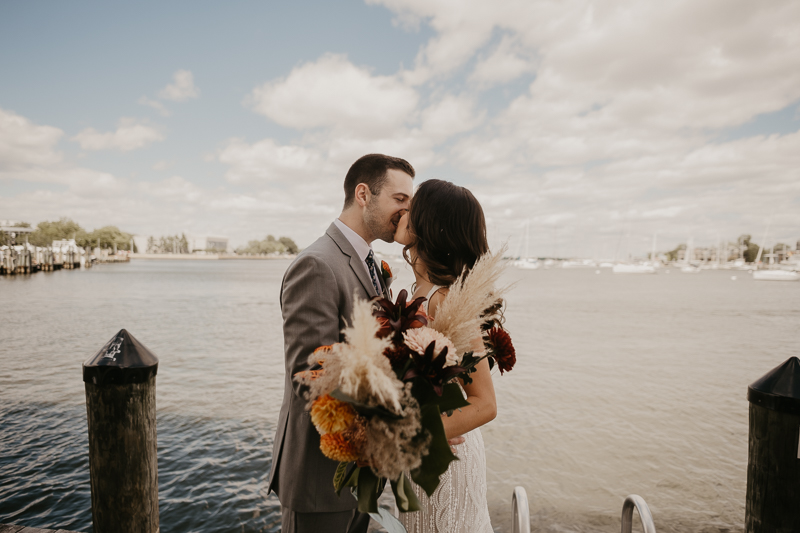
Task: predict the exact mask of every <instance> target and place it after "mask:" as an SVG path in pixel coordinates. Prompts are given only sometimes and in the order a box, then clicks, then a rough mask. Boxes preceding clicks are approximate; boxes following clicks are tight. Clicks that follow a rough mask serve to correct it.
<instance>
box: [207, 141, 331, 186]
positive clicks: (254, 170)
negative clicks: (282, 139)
mask: <svg viewBox="0 0 800 533" xmlns="http://www.w3.org/2000/svg"><path fill="white" fill-rule="evenodd" d="M219 160H220V161H221V162H222V163H225V164H226V165H229V166H230V169H229V170H228V171H227V172H226V174H225V178H226V179H227V180H228V181H231V182H233V183H242V182H278V181H285V180H291V179H297V178H304V177H305V178H315V177H317V178H318V177H319V176H320V172H321V170H322V166H323V165H322V161H323V160H322V157H321V154H320V153H319V152H316V151H314V150H309V149H307V148H303V147H301V146H291V145H290V146H280V145H278V144H277V143H276V142H275V141H274V140H272V139H264V140H262V141H259V142H257V143H254V144H247V143H246V142H244V141H243V140H241V139H231V140H229V141H228V142H227V144H226V145H225V147H224V148H223V149H222V150H221V151H220V153H219Z"/></svg>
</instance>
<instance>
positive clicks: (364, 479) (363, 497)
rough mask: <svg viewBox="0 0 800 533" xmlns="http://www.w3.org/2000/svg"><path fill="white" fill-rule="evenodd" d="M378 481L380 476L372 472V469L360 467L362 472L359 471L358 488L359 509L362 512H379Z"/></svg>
mask: <svg viewBox="0 0 800 533" xmlns="http://www.w3.org/2000/svg"><path fill="white" fill-rule="evenodd" d="M378 481H379V480H378V476H376V475H375V474H374V473H373V472H372V469H370V468H361V469H360V472H359V473H358V488H357V489H356V492H357V494H356V497H357V498H358V510H359V511H360V512H362V513H377V512H378V494H379V493H378Z"/></svg>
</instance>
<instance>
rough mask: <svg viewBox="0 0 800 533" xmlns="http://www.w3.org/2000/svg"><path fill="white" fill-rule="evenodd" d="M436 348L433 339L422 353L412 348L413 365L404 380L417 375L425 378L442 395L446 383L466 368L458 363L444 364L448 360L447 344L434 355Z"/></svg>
mask: <svg viewBox="0 0 800 533" xmlns="http://www.w3.org/2000/svg"><path fill="white" fill-rule="evenodd" d="M435 348H436V342H435V341H432V342H431V343H430V344H429V345H428V347H427V348H425V353H424V354H422V355H420V354H418V353H417V352H415V351H413V350H410V355H411V361H412V362H413V365H412V366H411V368H409V369H408V370H407V371H406V375H405V376H403V381H409V380H411V379H414V378H416V377H420V378H423V379H424V380H426V381H428V382H429V383H430V384H431V386H432V387H433V390H434V392H435V393H436V394H437V395H438V396H441V395H442V391H443V390H444V384H445V383H447V382H448V381H450V380H451V379H453V378H454V377H456V376H457V375H459V374H461V373H462V372H464V371H465V370H466V368H464V367H463V366H458V365H453V366H447V367H446V366H444V364H445V363H446V362H447V346H445V347H444V348H442V351H441V352H439V354H438V355H434V352H435Z"/></svg>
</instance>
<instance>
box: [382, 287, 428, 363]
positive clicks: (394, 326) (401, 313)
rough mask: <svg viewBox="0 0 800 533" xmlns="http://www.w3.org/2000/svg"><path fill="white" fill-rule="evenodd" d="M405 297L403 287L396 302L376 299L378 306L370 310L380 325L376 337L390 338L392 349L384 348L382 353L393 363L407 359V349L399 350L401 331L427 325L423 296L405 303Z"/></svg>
mask: <svg viewBox="0 0 800 533" xmlns="http://www.w3.org/2000/svg"><path fill="white" fill-rule="evenodd" d="M407 297H408V291H406V290H405V289H403V290H402V291H400V294H398V295H397V302H396V303H392V302H391V300H389V299H388V298H380V299H376V300H375V303H377V304H378V307H376V308H375V310H374V311H373V312H372V314H373V315H375V318H377V319H378V323H379V324H380V326H381V329H380V330H378V337H380V338H385V337H391V338H392V344H393V345H394V349H393V350H392V349H389V350H386V352H385V353H384V355H386V356H387V357H389V359H391V360H392V364H393V365H394V364H395V360H396V361H397V362H402V363H405V362H406V360H407V359H408V353H407V350H405V349H403V350H401V347H403V346H404V341H403V333H404V332H406V331H407V330H409V329H413V328H421V327H422V326H427V325H428V315H426V314H425V311H424V310H423V309H422V302H424V301H425V298H422V297H420V298H417V299H416V300H414V301H413V302H411V303H406V298H407ZM390 352H392V353H390ZM395 352H396V353H395Z"/></svg>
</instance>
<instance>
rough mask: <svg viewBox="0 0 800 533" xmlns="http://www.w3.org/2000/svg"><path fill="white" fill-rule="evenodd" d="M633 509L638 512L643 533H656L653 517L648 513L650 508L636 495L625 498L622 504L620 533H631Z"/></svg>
mask: <svg viewBox="0 0 800 533" xmlns="http://www.w3.org/2000/svg"><path fill="white" fill-rule="evenodd" d="M634 507H636V510H637V511H639V518H640V519H641V521H642V530H643V531H644V533H656V526H655V524H654V523H653V515H652V513H651V512H650V508H649V507H648V506H647V502H645V501H644V498H642V497H641V496H639V495H638V494H631V495H630V496H628V497H627V498H625V503H623V504H622V533H631V529H633V508H634Z"/></svg>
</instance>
